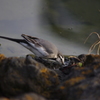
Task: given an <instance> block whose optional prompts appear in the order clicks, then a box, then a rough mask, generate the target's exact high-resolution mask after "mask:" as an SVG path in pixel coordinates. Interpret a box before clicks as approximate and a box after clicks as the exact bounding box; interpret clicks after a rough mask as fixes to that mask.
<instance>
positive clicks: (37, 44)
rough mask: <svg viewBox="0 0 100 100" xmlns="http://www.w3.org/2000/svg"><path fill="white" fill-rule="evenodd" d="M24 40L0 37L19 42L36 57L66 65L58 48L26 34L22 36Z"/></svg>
mask: <svg viewBox="0 0 100 100" xmlns="http://www.w3.org/2000/svg"><path fill="white" fill-rule="evenodd" d="M21 36H22V37H23V38H24V39H14V38H9V37H4V36H0V38H3V39H7V40H11V41H13V42H17V43H19V44H21V45H22V46H24V47H25V48H27V49H29V50H30V51H31V52H33V53H34V54H35V56H36V57H40V58H45V59H54V60H56V61H58V62H59V63H61V64H65V63H64V57H63V55H62V54H61V53H60V52H59V50H58V49H57V47H56V46H55V45H54V44H52V43H50V42H48V41H46V40H43V39H40V38H37V37H32V36H28V35H25V34H22V35H21Z"/></svg>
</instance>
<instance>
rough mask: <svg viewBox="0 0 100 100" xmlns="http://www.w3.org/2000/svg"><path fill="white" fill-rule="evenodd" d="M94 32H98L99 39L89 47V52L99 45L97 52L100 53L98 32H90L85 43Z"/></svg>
mask: <svg viewBox="0 0 100 100" xmlns="http://www.w3.org/2000/svg"><path fill="white" fill-rule="evenodd" d="M92 34H96V35H97V37H98V39H99V40H97V41H96V42H95V43H93V44H92V46H91V47H90V49H89V54H90V53H91V52H92V51H93V50H94V49H95V47H96V46H97V45H98V49H97V54H99V51H100V35H99V34H98V33H97V32H92V33H90V34H89V36H88V37H87V38H86V40H85V41H84V43H86V41H87V40H88V39H89V37H90V36H91V35H92Z"/></svg>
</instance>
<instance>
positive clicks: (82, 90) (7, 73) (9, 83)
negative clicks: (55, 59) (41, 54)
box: [0, 55, 100, 100]
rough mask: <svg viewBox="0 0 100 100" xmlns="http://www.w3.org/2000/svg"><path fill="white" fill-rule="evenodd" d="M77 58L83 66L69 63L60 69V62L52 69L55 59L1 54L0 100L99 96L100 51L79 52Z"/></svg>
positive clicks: (90, 99)
mask: <svg viewBox="0 0 100 100" xmlns="http://www.w3.org/2000/svg"><path fill="white" fill-rule="evenodd" d="M78 59H80V62H81V63H82V66H79V64H77V63H72V65H71V64H69V66H68V67H65V68H64V69H63V68H60V70H59V69H58V68H59V67H62V66H61V65H56V66H58V67H56V68H57V69H56V68H55V69H54V65H55V64H54V63H52V64H51V65H48V64H49V63H48V62H49V61H48V62H47V63H46V61H43V60H42V61H38V60H35V59H34V58H32V57H31V56H27V57H26V58H24V57H9V58H6V57H4V56H3V55H1V57H0V100H29V99H30V100H39V99H40V100H41V99H43V100H45V99H50V100H99V99H100V96H99V95H100V55H79V56H78ZM40 62H41V63H40ZM80 62H79V63H80ZM44 63H45V64H44ZM50 68H51V69H50ZM69 68H70V69H69ZM62 70H65V71H62ZM66 73H67V74H66Z"/></svg>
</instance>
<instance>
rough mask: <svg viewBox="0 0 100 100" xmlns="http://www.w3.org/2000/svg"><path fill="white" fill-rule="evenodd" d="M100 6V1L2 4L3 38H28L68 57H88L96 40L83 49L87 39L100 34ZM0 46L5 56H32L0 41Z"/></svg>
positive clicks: (0, 27)
mask: <svg viewBox="0 0 100 100" xmlns="http://www.w3.org/2000/svg"><path fill="white" fill-rule="evenodd" d="M99 4H100V1H99V0H96V1H91V2H90V1H89V0H88V1H86V0H85V1H84V2H83V1H80V0H77V2H75V1H74V0H55V1H53V0H42V1H41V0H28V1H27V0H24V1H20V0H17V2H16V1H12V0H9V1H8V0H5V1H4V0H2V1H1V3H0V15H1V16H0V23H1V24H0V35H3V36H9V37H14V38H21V34H23V33H24V34H29V35H32V36H36V37H39V38H43V39H46V40H48V41H50V42H53V43H54V44H55V45H57V47H58V48H59V49H60V51H61V52H62V53H63V54H66V55H78V54H82V53H88V49H89V47H87V48H86V46H87V45H88V44H89V45H90V43H92V42H91V41H94V40H95V39H96V37H94V36H93V37H91V39H90V40H89V42H87V44H86V45H84V44H83V42H84V40H85V38H86V37H87V36H88V34H90V33H91V32H93V31H96V32H98V33H100V30H99V27H100V11H99V9H100V8H99ZM79 5H80V6H79ZM88 7H89V8H88ZM0 44H1V47H0V53H4V54H5V55H6V56H21V55H26V54H28V53H31V52H30V51H28V50H26V49H25V48H23V47H22V46H20V45H19V44H16V43H12V42H10V41H7V40H3V39H0Z"/></svg>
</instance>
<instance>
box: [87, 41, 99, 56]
mask: <svg viewBox="0 0 100 100" xmlns="http://www.w3.org/2000/svg"><path fill="white" fill-rule="evenodd" d="M99 43H100V41H96V42H95V43H93V44H92V46H91V47H90V49H89V54H90V53H91V52H92V51H93V50H94V49H95V47H96V46H97V45H98V44H99Z"/></svg>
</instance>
